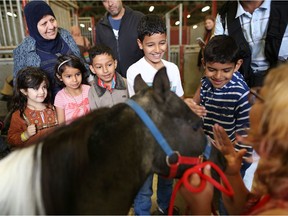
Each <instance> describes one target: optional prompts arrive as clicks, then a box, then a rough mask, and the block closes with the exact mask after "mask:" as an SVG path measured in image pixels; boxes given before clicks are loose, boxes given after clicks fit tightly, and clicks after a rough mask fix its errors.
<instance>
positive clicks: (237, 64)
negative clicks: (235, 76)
mask: <svg viewBox="0 0 288 216" xmlns="http://www.w3.org/2000/svg"><path fill="white" fill-rule="evenodd" d="M242 63H243V59H239V60H238V61H237V62H236V65H235V68H234V72H236V71H238V70H239V68H240V67H241V65H242Z"/></svg>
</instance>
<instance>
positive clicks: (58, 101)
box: [54, 84, 90, 123]
mask: <svg viewBox="0 0 288 216" xmlns="http://www.w3.org/2000/svg"><path fill="white" fill-rule="evenodd" d="M81 87H82V94H81V95H78V96H76V97H72V96H71V95H70V94H68V93H67V92H66V91H65V88H63V89H62V90H60V91H59V92H58V93H57V95H56V97H55V101H54V106H55V107H59V108H61V109H64V112H65V122H66V123H70V122H71V121H72V120H74V119H76V118H78V117H80V116H83V115H85V114H87V113H89V112H90V107H89V101H88V92H89V89H90V86H89V85H84V84H82V85H81Z"/></svg>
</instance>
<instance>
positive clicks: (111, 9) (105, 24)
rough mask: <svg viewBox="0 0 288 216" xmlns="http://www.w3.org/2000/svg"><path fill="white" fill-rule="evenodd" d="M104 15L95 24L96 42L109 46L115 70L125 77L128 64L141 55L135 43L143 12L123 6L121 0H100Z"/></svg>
mask: <svg viewBox="0 0 288 216" xmlns="http://www.w3.org/2000/svg"><path fill="white" fill-rule="evenodd" d="M102 3H103V6H104V7H105V9H106V11H107V12H106V13H105V15H104V16H103V17H102V18H101V19H100V20H99V22H98V23H97V25H96V44H104V45H106V46H108V47H110V48H111V49H112V50H113V52H114V55H115V56H116V58H117V61H118V65H117V68H116V71H117V72H118V73H120V74H121V76H122V77H125V78H126V72H127V69H128V67H129V66H130V65H132V64H133V63H135V62H136V61H138V60H139V59H140V58H142V57H143V52H142V50H140V49H139V47H138V44H137V36H138V35H137V25H138V22H139V20H140V19H141V17H143V16H144V14H143V13H141V12H139V11H134V10H132V9H131V8H129V7H127V6H123V3H122V0H102Z"/></svg>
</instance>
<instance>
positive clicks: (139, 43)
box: [137, 39, 143, 50]
mask: <svg viewBox="0 0 288 216" xmlns="http://www.w3.org/2000/svg"><path fill="white" fill-rule="evenodd" d="M137 43H138V46H139V49H141V50H143V46H142V42H141V41H140V40H139V39H137Z"/></svg>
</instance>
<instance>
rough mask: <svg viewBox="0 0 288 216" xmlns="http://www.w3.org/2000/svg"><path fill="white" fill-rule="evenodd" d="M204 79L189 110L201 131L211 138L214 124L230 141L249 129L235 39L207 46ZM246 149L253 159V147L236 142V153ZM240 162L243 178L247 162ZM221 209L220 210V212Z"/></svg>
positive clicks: (218, 40)
mask: <svg viewBox="0 0 288 216" xmlns="http://www.w3.org/2000/svg"><path fill="white" fill-rule="evenodd" d="M202 64H203V66H204V77H203V78H202V79H201V86H200V87H199V88H198V89H197V91H196V94H195V96H194V98H193V100H194V104H193V105H192V106H191V108H192V110H193V111H194V112H195V113H197V114H198V115H199V116H200V117H202V119H203V122H204V126H203V129H204V132H205V133H206V134H207V135H208V136H209V137H210V138H212V139H214V137H213V126H214V125H215V124H216V123H217V124H219V125H221V126H222V127H223V128H224V129H225V131H226V132H227V134H228V136H229V138H230V140H231V141H232V142H234V141H235V135H236V134H237V133H238V134H242V133H243V131H245V130H246V129H247V128H249V111H250V107H251V106H250V104H249V102H248V94H249V87H248V85H247V84H246V82H245V81H244V78H243V76H242V75H241V74H240V73H239V72H238V69H239V68H240V66H241V64H242V59H241V58H240V55H239V52H238V47H237V44H236V42H235V41H234V39H233V38H232V37H230V36H227V35H218V36H214V37H213V38H212V39H211V40H210V41H209V42H208V44H207V45H206V47H205V49H204V55H203V59H202ZM241 148H246V149H247V153H246V155H245V157H246V158H247V157H252V147H251V146H246V145H243V144H240V143H235V149H236V151H238V150H239V149H241ZM245 157H244V160H243V165H242V168H241V175H242V177H243V176H244V174H245V171H246V169H247V168H248V167H249V166H250V165H251V163H250V162H247V161H245V159H246V158H245ZM219 210H220V209H219Z"/></svg>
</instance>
